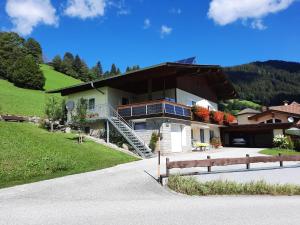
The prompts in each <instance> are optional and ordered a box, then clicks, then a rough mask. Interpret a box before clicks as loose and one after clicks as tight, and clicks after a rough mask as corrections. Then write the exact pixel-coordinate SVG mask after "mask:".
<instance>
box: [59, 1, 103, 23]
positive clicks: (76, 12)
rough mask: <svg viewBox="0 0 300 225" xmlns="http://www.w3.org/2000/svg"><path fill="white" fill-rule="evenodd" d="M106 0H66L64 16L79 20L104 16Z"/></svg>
mask: <svg viewBox="0 0 300 225" xmlns="http://www.w3.org/2000/svg"><path fill="white" fill-rule="evenodd" d="M105 7H106V0H68V2H67V7H66V9H65V14H66V15H68V16H70V17H79V18H80V19H87V18H94V17H98V16H104V12H105Z"/></svg>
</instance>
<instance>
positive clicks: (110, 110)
mask: <svg viewBox="0 0 300 225" xmlns="http://www.w3.org/2000/svg"><path fill="white" fill-rule="evenodd" d="M97 107H98V108H99V109H101V108H102V109H103V108H104V109H105V111H106V113H105V115H106V117H107V118H108V117H111V116H114V117H116V118H117V119H118V120H120V121H122V122H123V123H124V124H125V125H126V126H128V127H129V128H130V129H131V131H132V133H134V134H135V137H136V138H137V139H138V140H139V141H140V142H142V143H143V144H144V146H147V145H146V143H145V141H144V140H143V139H141V138H140V137H139V136H138V135H137V134H136V132H135V131H134V128H133V127H132V126H131V125H129V123H128V122H127V121H126V120H125V119H124V118H123V117H122V116H121V115H120V114H119V113H118V112H117V111H116V110H115V109H114V108H113V107H112V106H111V105H109V104H101V105H97Z"/></svg>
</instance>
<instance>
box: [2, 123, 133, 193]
mask: <svg viewBox="0 0 300 225" xmlns="http://www.w3.org/2000/svg"><path fill="white" fill-rule="evenodd" d="M0 146H1V148H0V188H3V187H8V186H13V185H17V184H23V183H29V182H34V181H39V180H45V179H50V178H54V177H60V176H65V175H69V174H75V173H82V172H87V171H93V170H98V169H103V168H107V167H112V166H115V165H118V164H122V163H127V162H132V161H135V160H137V158H135V157H133V156H130V155H127V154H125V153H122V152H118V151H115V150H112V149H110V148H108V147H106V146H103V145H100V144H96V143H94V142H92V141H86V142H84V143H83V144H77V140H76V138H75V135H73V134H63V133H50V132H48V131H46V130H43V129H40V128H38V127H37V126H36V125H33V124H29V123H8V122H1V121H0Z"/></svg>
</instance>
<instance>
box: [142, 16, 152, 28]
mask: <svg viewBox="0 0 300 225" xmlns="http://www.w3.org/2000/svg"><path fill="white" fill-rule="evenodd" d="M150 26H151V21H150V19H148V18H146V19H145V20H144V27H143V28H144V29H148V28H149V27H150Z"/></svg>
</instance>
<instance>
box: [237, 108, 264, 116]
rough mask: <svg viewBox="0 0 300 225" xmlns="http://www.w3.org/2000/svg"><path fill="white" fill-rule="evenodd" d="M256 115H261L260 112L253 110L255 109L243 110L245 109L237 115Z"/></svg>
mask: <svg viewBox="0 0 300 225" xmlns="http://www.w3.org/2000/svg"><path fill="white" fill-rule="evenodd" d="M257 113H261V112H260V111H258V110H255V109H251V108H245V109H243V110H241V111H239V112H238V114H237V115H242V114H257Z"/></svg>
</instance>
